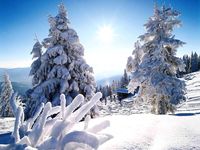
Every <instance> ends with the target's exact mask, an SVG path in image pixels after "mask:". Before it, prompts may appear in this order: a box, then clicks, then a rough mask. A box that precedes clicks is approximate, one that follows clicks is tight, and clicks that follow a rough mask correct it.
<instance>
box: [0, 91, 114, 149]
mask: <svg viewBox="0 0 200 150" xmlns="http://www.w3.org/2000/svg"><path fill="white" fill-rule="evenodd" d="M101 97H102V94H101V93H100V92H99V93H96V94H95V95H94V96H93V97H92V98H91V100H90V101H88V102H87V103H85V104H83V101H84V97H83V96H82V95H78V96H77V97H76V98H75V99H74V100H73V101H72V103H71V104H70V105H68V106H67V107H66V105H65V103H66V99H65V95H64V94H62V95H61V96H60V100H61V102H60V104H61V106H56V107H52V105H51V103H50V102H48V103H46V104H45V105H44V104H42V105H41V106H40V107H39V109H38V110H37V112H36V114H35V115H34V117H33V118H30V119H28V120H27V121H24V111H23V108H22V107H21V106H19V107H18V108H17V111H16V112H15V116H16V120H15V125H14V131H13V133H12V136H13V137H14V139H15V143H14V144H11V145H0V149H10V148H11V147H12V148H15V149H24V148H25V147H26V149H56V150H63V149H69V150H70V149H74V148H75V149H85V150H88V149H91V150H92V149H97V148H98V147H99V146H100V145H101V144H103V143H105V142H106V141H108V140H109V139H110V138H112V136H110V135H106V134H101V133H99V132H101V130H103V129H105V128H107V127H108V126H109V125H110V123H109V121H102V122H100V123H99V124H97V125H94V126H92V127H90V126H89V120H90V119H89V118H88V117H86V122H85V125H82V130H81V129H80V128H79V130H75V129H73V128H74V127H75V126H76V125H77V123H78V122H79V121H80V120H81V119H82V118H83V117H84V116H85V115H86V114H87V113H88V112H89V111H90V109H91V108H92V107H93V106H94V105H96V103H97V102H98V101H99V99H100V98H101ZM80 105H81V106H80ZM79 107H80V108H79ZM52 115H54V118H52ZM20 146H21V148H18V147H20Z"/></svg>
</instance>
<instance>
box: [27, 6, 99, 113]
mask: <svg viewBox="0 0 200 150" xmlns="http://www.w3.org/2000/svg"><path fill="white" fill-rule="evenodd" d="M48 20H49V23H50V29H49V37H48V38H45V39H44V40H43V41H42V43H39V42H38V41H37V42H36V44H35V45H34V47H33V50H32V54H33V57H34V58H37V59H36V60H35V61H34V62H33V64H32V65H31V71H30V75H31V76H33V79H32V84H33V86H34V87H33V88H32V89H31V90H29V91H28V92H27V93H28V97H29V101H28V104H27V111H28V114H29V116H33V114H34V113H35V111H36V110H37V108H38V106H40V104H41V103H42V102H43V103H46V102H48V101H50V102H51V103H52V105H53V106H55V105H58V104H59V103H60V100H59V96H60V94H65V96H66V100H67V103H66V104H67V105H69V104H70V103H71V101H72V100H73V98H74V97H76V96H77V95H78V94H79V93H80V94H83V95H84V97H85V100H86V101H88V100H89V99H91V97H92V96H93V95H94V91H95V85H96V83H95V79H94V77H93V69H92V67H90V66H89V65H88V64H87V63H86V61H85V59H84V58H83V55H84V48H83V46H82V45H81V44H80V42H79V37H78V35H77V33H76V31H75V30H73V29H72V28H70V27H69V20H68V18H67V13H66V9H65V7H64V5H63V4H61V5H59V13H58V15H57V16H56V17H52V16H49V19H48ZM42 48H44V49H46V51H45V52H44V53H42ZM91 112H92V113H93V112H94V111H91ZM93 115H94V114H93Z"/></svg>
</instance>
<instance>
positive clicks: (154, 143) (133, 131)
mask: <svg viewBox="0 0 200 150" xmlns="http://www.w3.org/2000/svg"><path fill="white" fill-rule="evenodd" d="M185 79H186V85H187V87H186V88H187V97H188V100H187V101H186V102H184V103H183V104H182V105H180V107H179V108H178V110H177V112H176V113H175V114H174V115H153V114H141V112H139V109H138V110H137V111H138V112H136V113H137V114H132V113H128V112H129V111H130V108H125V107H121V108H120V106H117V105H112V107H113V108H112V109H110V111H111V112H112V113H114V115H107V116H105V117H100V118H97V119H93V120H91V122H90V123H89V126H92V125H94V124H97V123H98V122H101V121H102V120H109V121H110V127H109V128H107V129H105V130H104V131H102V132H103V133H106V134H110V135H112V136H113V137H114V138H112V139H111V140H109V141H107V142H106V143H104V144H103V145H102V146H101V147H100V148H99V150H200V72H196V73H192V74H189V75H187V76H185ZM117 111H119V112H117ZM132 112H134V111H132ZM139 113H140V114H139ZM125 114H126V115H125ZM127 114H129V115H127ZM2 122H3V123H4V124H5V121H2V120H1V124H0V126H1V127H0V133H2V130H4V129H3V128H2ZM10 124H12V120H11V121H10ZM81 127H82V125H80V124H78V125H77V128H81ZM8 128H9V127H8ZM7 131H9V130H7ZM10 131H11V128H10ZM4 133H5V132H4ZM0 141H1V135H0Z"/></svg>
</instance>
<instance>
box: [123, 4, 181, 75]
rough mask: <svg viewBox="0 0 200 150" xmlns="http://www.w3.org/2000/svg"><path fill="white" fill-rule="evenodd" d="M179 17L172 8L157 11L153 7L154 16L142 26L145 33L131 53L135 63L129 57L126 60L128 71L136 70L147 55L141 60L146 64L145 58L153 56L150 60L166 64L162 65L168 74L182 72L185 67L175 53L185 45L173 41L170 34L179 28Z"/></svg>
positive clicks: (157, 9)
mask: <svg viewBox="0 0 200 150" xmlns="http://www.w3.org/2000/svg"><path fill="white" fill-rule="evenodd" d="M179 16H180V13H179V12H177V11H176V10H173V9H172V8H169V7H165V6H162V7H161V8H160V9H159V8H158V7H157V6H156V7H154V15H153V16H152V17H150V18H149V20H148V22H147V23H146V24H145V25H144V26H145V28H146V31H147V32H146V33H145V34H143V35H141V36H139V41H137V42H136V44H135V50H134V51H133V56H134V58H136V59H135V62H133V60H131V59H132V58H131V57H130V58H129V59H128V63H127V70H128V71H134V70H135V69H137V66H138V65H139V64H140V61H141V59H142V57H143V56H144V55H147V57H146V56H145V58H143V59H145V60H144V61H143V62H145V63H148V60H149V59H146V58H148V57H152V56H154V57H153V58H152V59H153V60H156V61H160V64H161V62H165V63H167V64H163V65H166V67H170V71H168V72H169V73H170V74H173V75H175V74H176V71H177V70H179V71H184V69H185V65H184V64H183V62H182V61H181V60H180V59H179V58H177V57H176V52H177V48H178V47H180V46H182V45H183V44H185V43H184V42H182V41H180V40H178V39H175V35H173V33H172V31H173V29H174V28H175V27H179V26H181V21H180V20H178V19H177V18H178V17H179ZM165 60H166V61H165ZM154 62H155V61H154ZM156 63H157V62H156ZM131 64H132V66H131ZM152 65H154V64H152ZM130 68H132V70H130Z"/></svg>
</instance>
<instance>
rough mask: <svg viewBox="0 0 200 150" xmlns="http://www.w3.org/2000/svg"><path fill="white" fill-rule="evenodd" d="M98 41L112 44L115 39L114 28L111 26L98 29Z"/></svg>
mask: <svg viewBox="0 0 200 150" xmlns="http://www.w3.org/2000/svg"><path fill="white" fill-rule="evenodd" d="M97 34H98V39H99V40H101V41H102V42H108V43H109V42H111V41H112V40H113V37H114V32H113V28H112V26H110V25H103V26H102V27H99V29H98V32H97Z"/></svg>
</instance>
